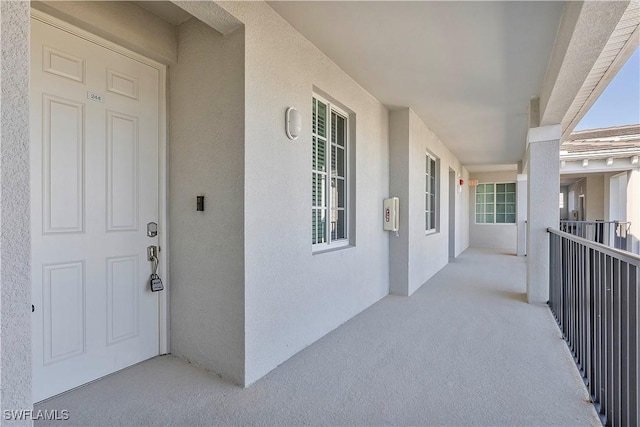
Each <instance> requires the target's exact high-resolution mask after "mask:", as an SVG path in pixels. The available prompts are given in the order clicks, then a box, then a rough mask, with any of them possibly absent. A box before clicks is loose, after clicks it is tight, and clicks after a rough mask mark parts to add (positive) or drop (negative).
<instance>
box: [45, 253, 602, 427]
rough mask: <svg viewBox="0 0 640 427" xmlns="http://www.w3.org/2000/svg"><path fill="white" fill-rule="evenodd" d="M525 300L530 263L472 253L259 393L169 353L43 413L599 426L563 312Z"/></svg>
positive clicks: (316, 349)
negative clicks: (561, 326) (562, 327)
mask: <svg viewBox="0 0 640 427" xmlns="http://www.w3.org/2000/svg"><path fill="white" fill-rule="evenodd" d="M525 301H526V294H525V260H524V258H521V257H516V256H513V255H508V254H503V253H499V252H495V251H490V250H479V249H469V250H467V251H466V252H465V253H464V254H462V255H461V256H460V257H459V258H457V259H456V260H453V261H452V262H451V263H450V264H449V265H447V266H446V267H445V268H444V269H443V270H442V271H440V272H439V273H438V274H437V275H436V276H435V277H434V278H432V279H431V280H430V281H428V282H427V283H426V284H425V285H424V286H423V287H422V288H420V289H419V290H418V291H417V292H416V293H415V294H414V295H413V296H411V297H409V298H406V297H397V296H388V297H386V298H384V299H383V300H381V301H380V302H378V303H377V304H375V305H374V306H372V307H370V308H369V309H367V310H366V311H364V312H363V313H361V314H359V315H358V316H356V317H354V318H353V319H351V320H350V321H349V322H347V323H346V324H344V325H343V326H341V327H340V328H338V329H337V330H335V331H333V332H331V333H330V334H328V335H327V336H326V337H324V338H323V339H321V340H319V341H318V342H316V343H315V344H313V345H311V346H310V347H308V348H307V349H305V350H303V351H302V352H300V353H298V354H296V355H295V356H294V357H292V358H291V359H289V360H288V361H286V362H285V363H283V364H282V365H281V366H279V367H278V368H276V369H275V370H274V371H272V372H271V373H270V374H268V375H267V376H266V377H264V378H263V379H261V380H260V381H258V382H257V383H256V384H254V385H253V386H252V387H250V388H248V389H242V388H240V387H238V386H236V385H233V384H230V383H228V382H226V381H224V380H222V379H220V378H218V377H217V376H215V375H212V374H210V373H208V372H206V371H203V370H201V369H199V368H196V367H194V366H192V365H189V364H187V363H185V362H184V361H182V360H180V359H177V358H175V357H173V356H164V357H159V358H155V359H152V360H150V361H147V362H144V363H141V364H139V365H136V366H133V367H131V368H128V369H126V370H124V371H121V372H119V373H116V374H113V375H111V376H109V377H107V378H104V379H102V380H100V381H97V382H94V383H92V384H89V385H87V386H84V387H81V388H78V389H76V390H73V391H71V392H68V393H66V394H63V395H61V396H58V397H56V398H53V399H50V400H48V401H45V402H43V403H41V404H39V405H36V407H35V409H36V410H38V409H49V410H50V409H58V410H63V409H66V410H68V411H69V416H70V419H69V420H68V421H59V424H60V425H67V426H68V425H154V424H156V425H157V424H164V425H166V424H174V425H212V424H213V425H216V424H217V425H239V424H245V425H246V424H262V425H301V424H314V425H318V424H320V425H383V424H384V425H389V424H391V425H599V424H600V423H599V420H598V418H597V415H596V412H595V410H594V409H593V406H592V405H591V404H590V403H589V402H588V395H587V392H586V390H585V388H584V386H583V384H582V381H581V378H580V376H579V375H578V372H577V370H576V368H575V365H574V364H573V360H572V358H571V356H570V354H569V351H568V349H567V347H566V344H565V342H564V341H563V340H562V337H561V335H560V332H559V331H558V328H557V326H556V324H555V322H554V320H553V318H552V316H551V314H550V312H549V310H548V309H547V308H546V307H539V306H534V305H529V304H527V303H526V302H525ZM36 424H38V423H36ZM47 424H49V422H47Z"/></svg>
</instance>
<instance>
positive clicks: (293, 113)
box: [284, 107, 302, 140]
mask: <svg viewBox="0 0 640 427" xmlns="http://www.w3.org/2000/svg"><path fill="white" fill-rule="evenodd" d="M284 129H285V132H286V133H287V137H288V138H289V139H291V140H294V139H296V138H298V136H300V131H301V130H302V117H300V112H299V111H298V110H296V109H295V108H293V107H289V108H287V112H286V113H285V119H284Z"/></svg>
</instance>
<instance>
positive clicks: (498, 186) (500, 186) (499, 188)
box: [496, 184, 505, 193]
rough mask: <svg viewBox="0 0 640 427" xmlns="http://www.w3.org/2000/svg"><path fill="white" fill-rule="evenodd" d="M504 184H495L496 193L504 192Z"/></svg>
mask: <svg viewBox="0 0 640 427" xmlns="http://www.w3.org/2000/svg"><path fill="white" fill-rule="evenodd" d="M504 189H505V185H504V184H496V193H504Z"/></svg>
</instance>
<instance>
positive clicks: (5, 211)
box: [0, 1, 33, 425]
mask: <svg viewBox="0 0 640 427" xmlns="http://www.w3.org/2000/svg"><path fill="white" fill-rule="evenodd" d="M29 13H30V3H29V2H28V1H0V45H1V46H2V55H1V56H0V230H1V231H2V232H1V233H0V414H2V415H1V416H2V420H0V424H2V425H31V424H32V422H31V420H25V419H22V420H6V419H5V412H4V411H5V410H29V409H32V408H33V404H32V396H31V281H30V258H31V249H30V237H29V236H30V231H29V230H30V219H29V218H30V213H29V199H30V197H29V22H30V18H29Z"/></svg>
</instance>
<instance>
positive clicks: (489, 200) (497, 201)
mask: <svg viewBox="0 0 640 427" xmlns="http://www.w3.org/2000/svg"><path fill="white" fill-rule="evenodd" d="M515 222H516V183H515V182H505V183H492V182H488V183H483V184H478V185H477V186H476V224H515Z"/></svg>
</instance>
